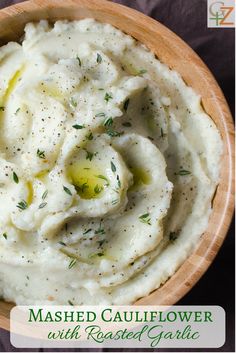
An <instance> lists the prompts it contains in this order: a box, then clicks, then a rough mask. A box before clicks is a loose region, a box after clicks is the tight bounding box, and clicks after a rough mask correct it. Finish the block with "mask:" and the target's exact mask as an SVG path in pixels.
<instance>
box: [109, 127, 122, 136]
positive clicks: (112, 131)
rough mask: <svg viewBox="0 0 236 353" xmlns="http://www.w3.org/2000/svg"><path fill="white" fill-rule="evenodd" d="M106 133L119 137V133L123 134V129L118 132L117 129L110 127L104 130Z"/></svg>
mask: <svg viewBox="0 0 236 353" xmlns="http://www.w3.org/2000/svg"><path fill="white" fill-rule="evenodd" d="M106 133H107V135H109V136H111V137H119V136H121V135H123V133H124V132H123V131H122V132H118V131H115V130H112V129H108V130H107V131H106Z"/></svg>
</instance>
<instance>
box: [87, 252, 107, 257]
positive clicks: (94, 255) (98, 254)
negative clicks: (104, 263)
mask: <svg viewBox="0 0 236 353" xmlns="http://www.w3.org/2000/svg"><path fill="white" fill-rule="evenodd" d="M97 256H99V257H102V256H104V253H103V252H98V253H92V254H90V255H89V256H88V257H89V259H92V258H94V257H97Z"/></svg>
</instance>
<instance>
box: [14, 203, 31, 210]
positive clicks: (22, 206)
mask: <svg viewBox="0 0 236 353" xmlns="http://www.w3.org/2000/svg"><path fill="white" fill-rule="evenodd" d="M16 207H17V208H19V209H20V210H21V211H24V210H26V209H27V208H28V207H29V206H28V203H27V202H26V201H25V200H22V201H20V202H19V203H18V204H17V206H16Z"/></svg>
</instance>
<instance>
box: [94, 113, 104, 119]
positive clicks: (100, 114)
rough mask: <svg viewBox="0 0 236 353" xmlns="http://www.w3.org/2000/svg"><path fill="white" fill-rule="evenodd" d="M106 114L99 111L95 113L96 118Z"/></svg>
mask: <svg viewBox="0 0 236 353" xmlns="http://www.w3.org/2000/svg"><path fill="white" fill-rule="evenodd" d="M104 116H105V113H97V114H96V115H95V118H100V117H104Z"/></svg>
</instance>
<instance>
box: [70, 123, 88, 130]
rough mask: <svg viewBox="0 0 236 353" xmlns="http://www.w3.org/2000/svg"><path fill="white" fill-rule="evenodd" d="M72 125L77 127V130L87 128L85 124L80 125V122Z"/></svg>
mask: <svg viewBox="0 0 236 353" xmlns="http://www.w3.org/2000/svg"><path fill="white" fill-rule="evenodd" d="M72 127H73V128H74V129H76V130H81V129H84V128H85V126H84V125H78V124H76V125H72Z"/></svg>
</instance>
